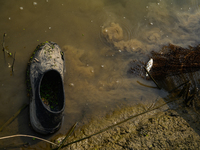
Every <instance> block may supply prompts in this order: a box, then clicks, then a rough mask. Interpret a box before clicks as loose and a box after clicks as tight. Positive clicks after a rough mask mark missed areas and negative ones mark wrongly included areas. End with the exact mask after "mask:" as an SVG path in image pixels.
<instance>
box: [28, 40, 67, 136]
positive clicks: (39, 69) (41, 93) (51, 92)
mask: <svg viewBox="0 0 200 150" xmlns="http://www.w3.org/2000/svg"><path fill="white" fill-rule="evenodd" d="M64 70H65V65H64V53H63V52H62V51H61V49H60V47H59V46H58V45H57V44H56V43H54V42H48V41H47V42H45V43H41V44H40V45H38V46H37V48H36V50H35V51H34V52H33V55H32V56H31V59H30V62H29V65H28V68H27V83H28V84H27V85H28V91H29V95H30V122H31V125H32V127H33V129H34V130H35V131H37V132H39V133H42V134H49V133H54V132H55V131H57V130H58V129H59V128H60V126H61V123H62V120H63V111H64V107H65V96H64V85H63V80H64Z"/></svg>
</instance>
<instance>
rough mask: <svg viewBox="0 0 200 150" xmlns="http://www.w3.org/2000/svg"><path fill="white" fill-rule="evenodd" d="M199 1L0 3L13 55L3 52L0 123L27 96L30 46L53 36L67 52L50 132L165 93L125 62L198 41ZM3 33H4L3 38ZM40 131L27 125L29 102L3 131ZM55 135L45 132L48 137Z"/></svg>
mask: <svg viewBox="0 0 200 150" xmlns="http://www.w3.org/2000/svg"><path fill="white" fill-rule="evenodd" d="M199 4H200V1H198V0H191V1H186V0H184V1H183V0H176V1H174V0H173V1H172V0H168V1H167V0H159V1H158V0H143V1H130V0H101V1H98V0H95V1H94V0H84V1H82V0H76V1H74V0H59V1H55V0H43V1H37V2H34V1H26V0H21V1H14V0H9V1H1V2H0V11H1V13H0V19H1V24H0V35H2V36H3V34H4V33H6V34H7V36H6V37H5V46H6V49H7V50H8V51H9V52H11V53H12V54H14V52H16V61H15V64H14V74H13V73H12V69H11V68H10V65H12V58H11V57H9V56H8V55H5V58H4V53H3V52H1V56H0V68H1V73H0V89H1V90H0V102H1V105H0V118H1V119H0V125H3V123H4V122H5V121H7V120H8V119H9V118H10V117H11V116H12V115H13V114H14V113H15V112H16V111H17V110H18V109H19V108H20V107H21V106H22V105H23V104H24V103H28V102H29V99H28V97H27V93H26V84H25V74H26V72H25V69H26V66H27V62H28V60H29V58H30V56H31V54H32V52H33V50H34V49H35V47H36V46H37V45H38V44H39V43H41V42H44V41H54V42H56V43H58V45H59V46H60V47H61V48H62V50H63V51H64V52H65V59H66V62H65V65H66V73H65V81H64V82H65V99H66V107H65V112H64V115H65V119H64V122H63V126H62V128H61V129H60V130H59V131H58V132H57V133H56V134H55V135H57V134H60V133H66V132H67V130H68V129H69V128H70V126H71V125H72V124H74V123H75V122H76V121H78V122H80V125H81V124H84V123H85V122H87V121H88V120H90V119H91V118H93V117H97V116H103V115H105V114H106V113H109V112H111V111H112V110H114V109H116V108H118V107H121V106H126V105H136V104H138V103H143V104H146V105H148V104H150V103H151V102H153V101H154V100H155V99H156V98H157V97H164V96H166V95H167V92H166V91H164V90H161V91H160V90H157V89H154V88H147V87H144V86H141V84H138V81H139V82H141V83H143V84H146V85H149V86H155V85H154V83H153V82H151V81H145V80H143V79H141V78H140V77H134V78H133V77H131V78H130V76H128V75H127V70H128V69H129V66H128V64H129V62H130V61H132V60H148V59H149V58H148V54H149V52H150V51H152V50H155V51H158V50H159V49H160V48H161V47H162V45H166V44H168V43H172V44H176V45H179V46H183V47H187V46H188V45H191V46H196V45H197V44H198V43H200V38H199V37H200V26H199V22H200V11H199ZM2 41H3V38H2V39H1V43H2ZM18 133H21V134H31V135H37V136H40V135H38V134H37V133H35V132H33V131H32V130H31V128H30V127H29V118H28V108H27V109H25V110H24V112H23V113H22V114H21V115H20V116H19V117H18V118H17V119H16V120H15V121H13V122H12V124H10V125H9V126H8V127H7V128H5V129H4V131H3V132H1V133H0V136H6V135H12V134H18ZM53 136H54V135H52V136H49V137H45V138H46V139H51V138H52V137H53ZM25 142H29V143H30V144H31V146H30V147H29V148H30V149H34V148H36V149H46V148H47V145H46V144H45V143H43V142H38V141H36V140H32V139H27V138H15V139H12V140H4V141H0V145H1V147H0V148H2V147H8V146H9V147H11V148H15V147H20V146H21V145H22V144H23V143H25Z"/></svg>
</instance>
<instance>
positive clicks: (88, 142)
mask: <svg viewBox="0 0 200 150" xmlns="http://www.w3.org/2000/svg"><path fill="white" fill-rule="evenodd" d="M154 107H156V106H154ZM146 110H147V109H146V108H145V107H143V106H142V105H140V106H139V105H138V106H135V107H126V108H122V109H119V110H116V111H115V112H114V113H113V114H111V115H108V116H106V117H105V118H103V119H94V120H92V121H91V122H90V123H88V124H86V125H85V126H83V127H81V128H80V129H78V130H76V131H75V133H74V134H73V136H71V137H70V138H68V140H67V141H66V143H70V142H72V141H76V140H78V139H81V138H84V137H87V136H88V135H92V134H94V133H96V132H99V131H100V130H102V129H104V128H107V127H108V126H111V125H114V124H117V123H118V122H120V121H122V120H125V119H127V118H129V117H130V116H133V115H134V114H139V113H142V112H144V111H146ZM199 135H200V119H199V116H198V114H197V113H196V112H195V111H194V109H193V108H192V107H185V106H184V105H183V104H181V103H179V104H178V103H170V104H168V105H164V106H163V107H161V108H159V109H155V110H153V111H151V112H148V113H145V114H143V115H140V116H137V117H134V118H132V119H131V120H129V121H126V122H124V123H122V124H120V125H117V126H115V127H113V128H111V129H109V130H107V131H105V132H102V133H100V134H98V135H95V136H92V137H90V138H87V139H85V140H82V141H80V142H77V143H74V144H71V145H69V146H67V147H65V148H63V149H64V150H72V149H80V150H84V149H91V150H92V149H94V150H97V149H100V150H107V149H127V150H130V149H155V150H157V149H199V147H200V136H199ZM61 139H62V137H59V138H58V140H61ZM58 140H57V141H58Z"/></svg>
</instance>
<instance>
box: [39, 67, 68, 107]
mask: <svg viewBox="0 0 200 150" xmlns="http://www.w3.org/2000/svg"><path fill="white" fill-rule="evenodd" d="M40 98H41V100H42V102H43V104H44V106H45V107H46V108H47V109H49V110H51V111H60V110H62V109H63V107H64V90H63V82H62V78H61V76H60V74H59V73H58V72H57V71H55V70H51V71H48V72H46V73H45V74H44V76H43V78H42V81H41V84H40Z"/></svg>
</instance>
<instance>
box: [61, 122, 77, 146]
mask: <svg viewBox="0 0 200 150" xmlns="http://www.w3.org/2000/svg"><path fill="white" fill-rule="evenodd" d="M77 124H78V122H76V123H75V124H74V125H73V126H72V127H71V129H70V130H69V132H68V133H67V135H66V137H65V138H64V139H63V141H62V144H61V145H60V146H59V148H58V150H60V149H61V148H62V146H63V145H64V144H65V142H66V140H67V138H68V137H69V136H70V135H71V134H72V132H73V131H74V130H75V128H76V126H77Z"/></svg>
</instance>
